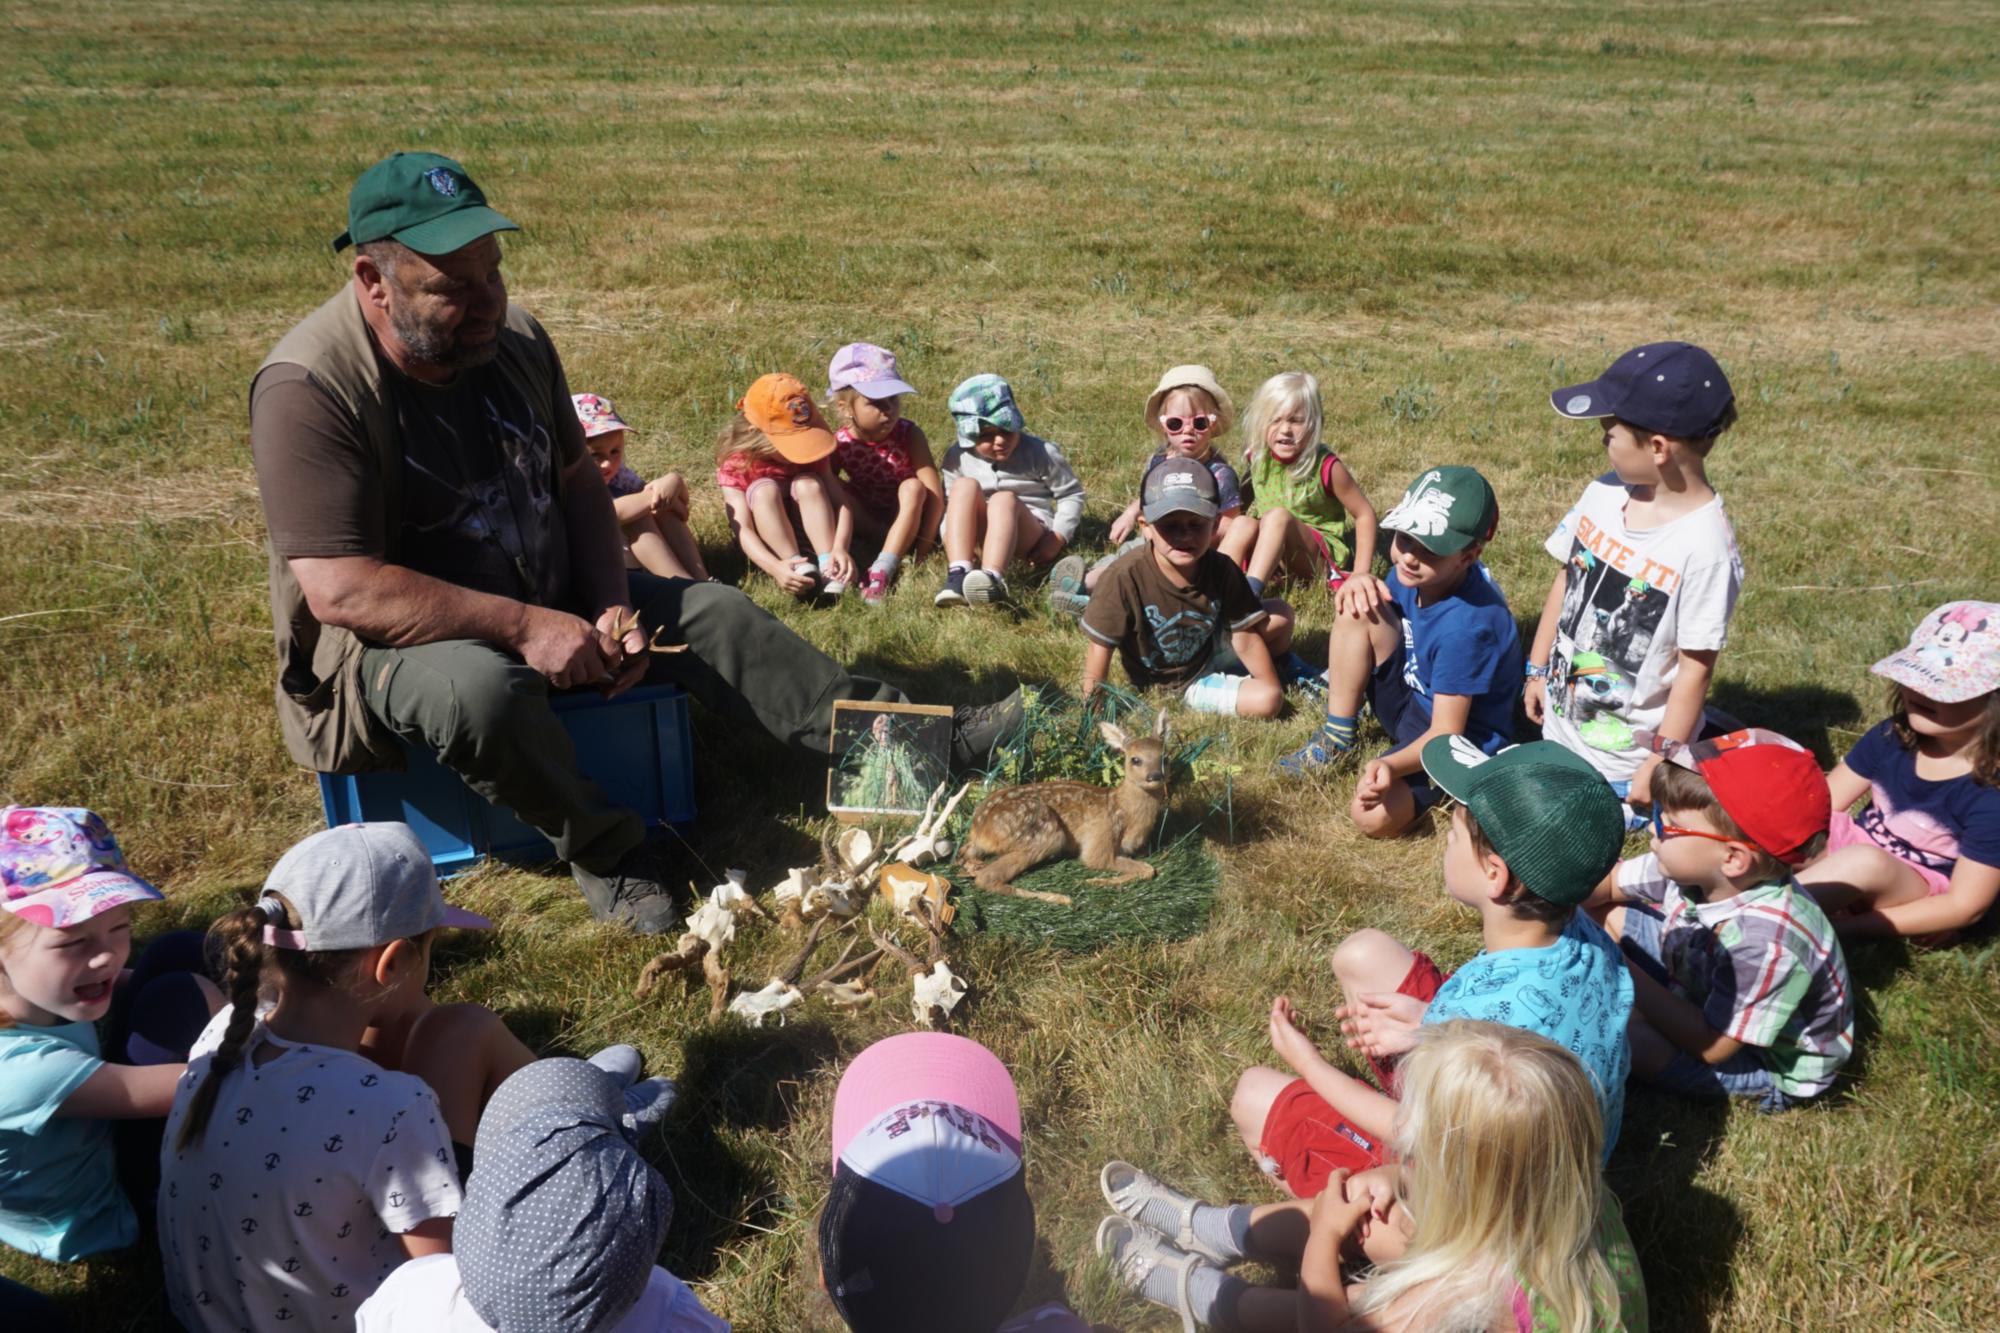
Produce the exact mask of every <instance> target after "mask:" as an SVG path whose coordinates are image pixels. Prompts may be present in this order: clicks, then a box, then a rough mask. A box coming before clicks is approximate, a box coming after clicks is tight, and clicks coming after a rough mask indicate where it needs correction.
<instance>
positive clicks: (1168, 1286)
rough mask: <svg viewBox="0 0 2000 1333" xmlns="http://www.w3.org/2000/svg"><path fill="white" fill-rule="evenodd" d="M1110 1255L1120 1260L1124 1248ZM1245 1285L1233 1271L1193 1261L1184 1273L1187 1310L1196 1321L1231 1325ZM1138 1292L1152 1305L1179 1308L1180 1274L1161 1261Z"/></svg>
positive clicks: (1211, 1325) (1232, 1326)
mask: <svg viewBox="0 0 2000 1333" xmlns="http://www.w3.org/2000/svg"><path fill="white" fill-rule="evenodd" d="M1112 1258H1113V1260H1114V1261H1122V1260H1123V1259H1124V1251H1123V1250H1122V1249H1121V1250H1120V1251H1119V1252H1118V1253H1117V1254H1115V1255H1113V1256H1112ZM1249 1287H1250V1284H1249V1283H1247V1282H1245V1281H1244V1280H1243V1279H1242V1278H1240V1277H1237V1276H1236V1275H1235V1274H1234V1273H1225V1272H1223V1271H1222V1270H1221V1269H1219V1268H1217V1267H1216V1266H1215V1265H1213V1264H1210V1263H1207V1262H1203V1263H1199V1264H1196V1265H1195V1269H1194V1271H1193V1272H1192V1273H1190V1274H1189V1275H1188V1293H1187V1294H1188V1313H1189V1314H1191V1315H1193V1316H1194V1320H1195V1322H1196V1323H1197V1324H1206V1325H1209V1326H1210V1327H1212V1328H1221V1329H1232V1328H1235V1327H1237V1323H1236V1309H1237V1305H1238V1303H1239V1302H1240V1301H1241V1300H1242V1299H1243V1293H1244V1292H1245V1291H1247V1290H1249ZM1139 1294H1140V1295H1141V1296H1144V1297H1145V1298H1146V1299H1147V1300H1149V1301H1151V1302H1153V1304H1155V1305H1164V1306H1165V1307H1166V1308H1167V1309H1169V1310H1177V1309H1179V1308H1180V1274H1179V1273H1178V1272H1176V1271H1175V1270H1174V1269H1173V1268H1171V1267H1169V1266H1168V1265H1166V1264H1161V1265H1159V1266H1158V1267H1157V1268H1155V1269H1154V1270H1153V1271H1152V1272H1150V1273H1148V1274H1147V1275H1146V1280H1145V1282H1144V1283H1142V1284H1141V1285H1140V1287H1139Z"/></svg>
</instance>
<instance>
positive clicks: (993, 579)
mask: <svg viewBox="0 0 2000 1333" xmlns="http://www.w3.org/2000/svg"><path fill="white" fill-rule="evenodd" d="M965 600H966V601H968V602H971V603H972V604H973V605H974V606H992V605H994V604H995V603H996V602H1004V601H1006V600H1007V580H1006V579H1003V578H1001V577H1000V576H999V575H998V574H994V573H990V572H988V571H986V570H984V569H974V570H969V571H967V573H966V575H965Z"/></svg>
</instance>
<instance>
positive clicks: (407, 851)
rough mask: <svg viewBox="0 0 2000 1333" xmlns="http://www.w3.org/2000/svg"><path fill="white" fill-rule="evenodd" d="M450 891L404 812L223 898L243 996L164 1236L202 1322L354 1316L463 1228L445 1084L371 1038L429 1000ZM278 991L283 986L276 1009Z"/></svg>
mask: <svg viewBox="0 0 2000 1333" xmlns="http://www.w3.org/2000/svg"><path fill="white" fill-rule="evenodd" d="M473 924H485V923H484V921H483V919H482V918H478V917H472V916H471V914H470V913H465V912H461V911H458V910H457V909H453V908H448V907H446V906H445V903H444V899H443V896H442V894H441V893H440V892H439V890H438V887H437V878H436V876H435V874H433V873H432V871H431V866H430V861H429V859H428V858H427V857H426V856H425V855H424V854H423V849H422V847H421V845H420V844H418V843H417V842H416V840H415V838H414V837H413V836H411V834H410V831H409V830H408V829H407V828H405V827H404V826H402V825H394V824H361V825H348V826H345V827H343V828H338V829H331V830H328V831H327V832H325V833H321V834H316V835H314V836H313V837H312V838H308V839H307V840H306V841H305V842H303V843H301V844H300V845H299V846H297V847H295V848H293V849H292V850H291V851H290V852H287V853H286V854H285V856H284V858H283V859H281V860H280V861H279V862H278V865H277V867H276V868H275V869H274V870H273V871H272V872H271V876H270V878H269V879H268V880H267V881H266V882H265V886H264V891H263V896H262V897H261V898H260V899H259V901H258V903H257V905H256V906H254V907H250V908H245V909H244V910H242V911H240V912H236V913H232V914H231V915H229V916H227V917H224V918H223V919H222V920H221V921H219V922H218V923H217V925H216V932H217V934H218V935H220V936H221V937H222V939H223V940H224V942H225V943H226V945H227V947H228V954H227V964H228V970H229V990H230V998H231V1001H232V1003H231V1005H230V1007H228V1008H225V1009H224V1010H222V1012H221V1013H219V1014H217V1015H216V1016H215V1018H214V1020H213V1021H212V1022H211V1023H210V1024H209V1026H208V1028H207V1030H206V1031H204V1032H203V1033H202V1035H201V1037H200V1038H199V1039H198V1040H197V1041H196V1043H195V1047H194V1050H193V1052H192V1053H191V1058H190V1060H189V1063H188V1068H187V1073H186V1074H185V1075H184V1076H183V1078H182V1080H181V1083H180V1086H179V1088H178V1089H177V1090H176V1093H175V1097H174V1106H173V1110H172V1112H171V1113H170V1114H169V1116H168V1118H167V1126H166V1135H165V1139H164V1142H163V1143H162V1146H161V1154H160V1156H161V1181H160V1196H159V1224H160V1227H159V1230H160V1248H161V1251H162V1255H163V1258H164V1260H165V1265H164V1266H165V1278H166V1287H167V1296H168V1300H169V1303H170V1305H171V1306H172V1308H173V1312H174V1315H175V1317H176V1318H177V1319H179V1320H180V1322H181V1324H182V1325H183V1326H184V1327H186V1328H188V1329H191V1330H205V1331H206V1333H238V1330H242V1329H255V1330H259V1331H260V1333H261V1331H262V1330H279V1329H293V1328H297V1329H306V1328H312V1329H343V1330H344V1329H351V1328H353V1326H354V1318H355V1312H356V1310H358V1309H359V1308H360V1305H361V1303H362V1302H363V1301H365V1300H366V1299H368V1297H369V1296H370V1295H372V1294H373V1293H374V1291H375V1289H376V1288H377V1287H378V1286H380V1285H381V1283H382V1281H383V1280H384V1279H385V1278H387V1277H388V1275H389V1274H390V1272H391V1271H393V1270H394V1269H395V1268H396V1266H397V1265H399V1264H401V1263H402V1262H403V1261H404V1260H405V1259H408V1258H413V1257H417V1256H421V1255H425V1254H434V1253H440V1252H443V1251H446V1250H449V1249H450V1248H451V1220H452V1218H453V1217H454V1216H455V1215H456V1214H457V1212H458V1209H459V1201H460V1193H459V1177H458V1171H457V1167H456V1163H455V1161H454V1156H453V1151H452V1140H451V1134H450V1132H449V1131H448V1129H447V1127H446V1120H445V1115H444V1113H443V1112H442V1111H441V1110H440V1109H439V1104H438V1099H437V1097H436V1095H435V1094H433V1092H432V1091H431V1089H430V1087H429V1086H428V1085H427V1084H426V1083H425V1082H424V1081H423V1080H422V1079H420V1078H417V1077H415V1076H413V1075H411V1074H405V1073H394V1072H391V1071H389V1070H386V1069H383V1068H382V1067H381V1066H380V1065H377V1064H376V1063H375V1062H373V1061H372V1060H369V1059H367V1058H366V1057H364V1056H362V1055H360V1054H358V1053H357V1048H358V1047H359V1046H360V1045H361V1041H362V1036H363V1033H364V1032H366V1031H367V1030H368V1029H369V1028H371V1027H379V1026H382V1025H385V1024H393V1023H394V1022H395V1021H396V1020H397V1019H398V1018H399V1017H400V1016H401V1015H402V1014H403V1013H404V1011H405V1010H407V1009H409V1008H411V1007H412V1006H415V1005H421V1004H423V1003H424V1001H423V990H424V983H425V980H426V978H427V974H428V972H429V955H430V941H431V938H432V936H433V935H434V934H435V933H436V932H437V931H438V930H439V929H440V928H442V927H444V926H448V925H473ZM260 990H261V993H262V994H263V995H264V996H265V997H266V998H272V999H274V1000H275V1003H274V1004H272V1005H271V1006H270V1007H269V1008H268V1009H267V1010H266V1011H264V1012H263V1013H262V1014H259V1013H258V997H259V994H260Z"/></svg>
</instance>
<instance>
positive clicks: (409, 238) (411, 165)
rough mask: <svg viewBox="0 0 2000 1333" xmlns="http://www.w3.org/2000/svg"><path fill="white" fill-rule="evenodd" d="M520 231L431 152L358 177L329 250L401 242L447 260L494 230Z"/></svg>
mask: <svg viewBox="0 0 2000 1333" xmlns="http://www.w3.org/2000/svg"><path fill="white" fill-rule="evenodd" d="M519 230H520V227H518V226H517V225H515V224H514V223H513V222H512V221H510V220H508V219H507V218H506V217H505V216H503V215H502V214H500V213H497V212H495V211H494V210H493V209H490V208H488V207H487V206H486V194H485V192H484V191H482V190H481V189H480V188H479V187H478V186H477V185H475V184H474V183H473V181H472V177H470V176H468V175H466V174H465V168H464V167H461V166H460V165H458V163H456V162H454V161H452V160H451V159H450V158H448V157H444V156H441V155H439V154H437V153H395V154H392V155H391V156H389V157H385V158H383V159H382V160H381V161H380V162H377V163H376V164H375V165H374V166H372V167H370V168H368V170H366V171H364V172H362V173H361V175H360V176H359V177H358V178H356V180H355V182H354V188H353V189H352V190H349V191H348V192H347V230H346V231H344V232H342V233H340V235H338V236H336V237H334V238H333V248H334V249H336V250H344V249H346V248H347V247H348V246H350V245H366V244H367V243H368V242H370V241H380V240H385V239H393V240H397V241H401V242H402V243H403V244H404V245H407V246H409V247H410V248H411V249H412V250H415V251H416V252H417V253H418V254H420V255H448V254H450V253H451V252H452V251H454V250H456V249H458V248H459V247H461V246H466V245H470V244H472V242H474V241H476V240H478V239H479V238H480V237H482V236H490V235H491V234H493V233H494V232H496V231H519Z"/></svg>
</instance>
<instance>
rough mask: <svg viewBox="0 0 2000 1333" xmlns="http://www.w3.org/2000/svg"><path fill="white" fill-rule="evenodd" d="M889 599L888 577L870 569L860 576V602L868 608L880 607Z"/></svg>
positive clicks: (877, 570)
mask: <svg viewBox="0 0 2000 1333" xmlns="http://www.w3.org/2000/svg"><path fill="white" fill-rule="evenodd" d="M888 598H889V576H888V575H887V574H886V573H884V572H883V571H881V570H879V569H871V570H869V571H868V572H867V573H866V574H863V575H862V576H861V600H862V601H864V602H866V603H867V604H868V605H870V606H880V605H882V603H883V602H885V601H887V600H888Z"/></svg>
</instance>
